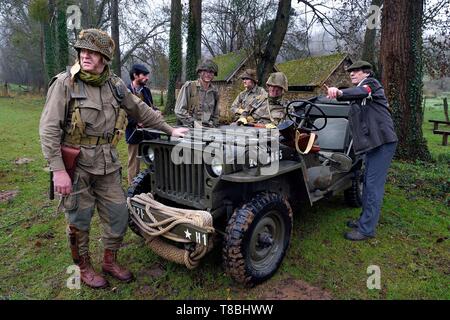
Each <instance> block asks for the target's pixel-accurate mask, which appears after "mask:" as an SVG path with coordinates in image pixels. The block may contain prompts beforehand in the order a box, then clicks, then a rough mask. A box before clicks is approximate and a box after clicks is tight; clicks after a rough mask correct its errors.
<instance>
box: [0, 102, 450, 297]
mask: <svg viewBox="0 0 450 320" xmlns="http://www.w3.org/2000/svg"><path fill="white" fill-rule="evenodd" d="M440 101H442V100H440ZM43 103H44V100H43V99H42V98H30V97H19V98H15V99H13V98H0V146H1V149H0V150H1V152H0V191H6V190H16V191H17V192H18V194H17V196H16V197H15V198H14V199H13V200H11V201H10V202H8V203H0V257H1V261H0V299H258V298H261V297H264V296H265V294H266V293H267V292H268V291H270V290H271V289H272V288H273V287H276V286H277V285H278V284H279V283H281V282H283V281H291V280H292V281H296V280H303V281H306V282H307V283H309V284H310V285H311V286H314V287H317V288H319V289H321V290H323V291H324V292H327V293H329V294H330V295H331V296H332V297H333V298H334V299H450V288H449V281H448V280H449V273H450V254H449V252H450V250H449V249H450V245H449V244H450V239H449V235H450V214H449V204H450V203H449V193H450V190H449V189H450V187H449V185H450V170H449V163H450V147H448V146H447V147H443V146H441V145H440V144H441V140H442V137H441V136H436V135H433V134H432V124H431V123H429V122H428V121H427V120H428V119H431V118H432V119H444V114H443V111H442V107H439V106H435V104H438V103H439V100H437V99H436V100H428V101H427V108H426V111H425V119H426V121H425V122H424V125H423V131H424V135H425V138H426V139H427V141H428V145H429V148H430V151H431V153H432V155H433V158H434V159H435V161H434V162H432V163H421V162H412V163H407V162H399V161H395V162H394V163H393V165H392V168H391V170H390V175H389V181H388V184H387V186H386V196H385V199H384V205H383V210H382V214H381V220H380V224H379V227H378V234H377V237H376V238H375V239H372V240H370V241H367V242H361V243H353V242H349V241H347V240H344V239H343V237H342V235H343V233H344V232H345V231H346V228H345V222H346V221H347V220H348V219H349V218H353V217H356V216H358V214H359V209H350V208H348V207H346V206H345V204H344V202H343V199H342V198H343V197H342V196H336V197H334V198H332V199H330V200H329V201H325V202H322V203H320V204H318V205H317V206H314V207H313V208H304V210H301V212H296V213H295V215H294V231H293V235H292V240H291V246H290V249H289V251H288V253H287V255H286V258H285V260H284V262H283V264H282V266H281V268H280V270H279V271H278V272H277V273H276V275H275V276H274V277H273V278H272V279H270V280H269V281H268V282H266V283H265V284H263V285H260V286H257V287H255V288H252V289H245V288H242V287H241V286H239V285H236V284H234V283H233V282H232V281H231V280H230V279H229V278H228V277H227V276H226V275H225V274H224V271H223V269H222V267H221V261H220V260H221V258H220V252H218V251H217V250H216V251H213V252H212V253H210V254H209V255H208V256H207V257H206V258H205V260H204V261H203V262H202V264H201V266H200V267H199V268H198V269H196V270H193V271H189V270H187V269H186V268H185V267H183V266H179V265H176V264H173V263H170V262H167V261H165V260H163V259H161V258H159V257H157V256H156V255H154V254H153V253H152V252H150V250H148V249H147V248H146V246H145V244H144V242H143V241H142V240H141V239H140V238H138V237H137V236H136V235H134V234H133V233H132V232H131V231H129V232H128V233H127V236H126V238H125V242H124V247H123V249H122V250H121V251H120V255H119V260H120V261H122V262H126V265H127V266H128V267H130V268H131V269H132V270H133V271H134V272H135V274H136V276H137V280H136V281H134V282H133V283H131V284H122V283H119V282H118V281H114V280H112V281H111V284H112V286H111V288H109V289H107V290H100V291H94V290H91V289H88V288H86V287H84V286H82V288H81V290H70V289H68V288H67V287H66V280H67V278H68V277H69V274H67V273H66V270H67V267H69V266H70V265H71V264H72V261H71V257H70V253H69V250H68V245H67V242H66V236H65V220H64V216H63V215H62V214H56V213H55V212H56V201H53V202H52V201H49V200H48V199H47V188H48V173H47V172H46V171H45V167H46V162H45V161H44V159H43V157H42V154H41V149H40V144H39V136H38V122H39V117H40V114H41V111H42V106H43ZM119 149H120V153H121V161H122V163H124V164H126V145H125V143H121V144H120V145H119ZM23 158H27V159H29V162H28V163H25V164H16V161H17V160H23ZM124 177H126V174H124ZM124 187H126V185H125V180H124ZM94 217H95V218H94V222H93V228H92V230H91V252H92V257H93V260H94V263H95V266H96V268H97V270H99V266H100V257H101V253H102V246H101V241H100V233H99V230H98V222H99V221H98V216H97V215H95V216H94ZM370 265H377V266H379V267H380V270H381V290H376V289H375V290H369V289H367V287H366V280H367V278H368V276H369V275H368V274H367V268H368V266H370Z"/></svg>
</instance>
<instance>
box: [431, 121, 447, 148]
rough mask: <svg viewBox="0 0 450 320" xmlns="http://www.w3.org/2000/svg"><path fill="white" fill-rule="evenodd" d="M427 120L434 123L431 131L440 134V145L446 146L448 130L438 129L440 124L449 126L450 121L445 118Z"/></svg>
mask: <svg viewBox="0 0 450 320" xmlns="http://www.w3.org/2000/svg"><path fill="white" fill-rule="evenodd" d="M428 121H429V122H431V123H433V124H434V128H433V133H434V134H442V145H443V146H446V145H448V135H449V134H450V130H442V128H441V130H439V125H440V124H446V125H447V126H450V121H445V120H428Z"/></svg>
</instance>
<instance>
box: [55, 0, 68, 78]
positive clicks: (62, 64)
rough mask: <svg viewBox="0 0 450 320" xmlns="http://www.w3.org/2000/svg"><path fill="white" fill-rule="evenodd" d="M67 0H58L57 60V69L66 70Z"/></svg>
mask: <svg viewBox="0 0 450 320" xmlns="http://www.w3.org/2000/svg"><path fill="white" fill-rule="evenodd" d="M66 9H67V1H66V0H60V1H59V2H58V18H57V19H58V23H57V25H58V28H57V29H58V30H57V31H58V59H57V60H58V62H59V65H58V67H59V71H60V72H61V71H64V70H66V67H67V65H68V64H69V40H68V37H67V22H66Z"/></svg>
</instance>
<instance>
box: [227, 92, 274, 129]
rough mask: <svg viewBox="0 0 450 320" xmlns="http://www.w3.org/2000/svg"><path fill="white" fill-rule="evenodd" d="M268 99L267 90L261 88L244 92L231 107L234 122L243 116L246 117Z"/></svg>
mask: <svg viewBox="0 0 450 320" xmlns="http://www.w3.org/2000/svg"><path fill="white" fill-rule="evenodd" d="M266 98H267V92H266V90H264V88H261V87H259V86H254V87H253V88H252V89H251V90H244V91H242V92H241V93H239V95H238V96H237V97H236V99H234V102H233V104H232V105H231V113H232V114H233V121H236V120H238V119H239V117H241V116H246V115H247V114H248V112H249V111H250V110H251V109H253V108H256V107H258V105H259V104H261V102H262V101H263V100H264V99H266Z"/></svg>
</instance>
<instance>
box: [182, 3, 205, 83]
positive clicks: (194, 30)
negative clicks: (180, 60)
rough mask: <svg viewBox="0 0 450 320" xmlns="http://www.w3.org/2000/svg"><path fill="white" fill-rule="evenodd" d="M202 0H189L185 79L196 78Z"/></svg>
mask: <svg viewBox="0 0 450 320" xmlns="http://www.w3.org/2000/svg"><path fill="white" fill-rule="evenodd" d="M201 23H202V0H189V21H188V35H187V51H186V80H195V79H197V72H196V69H197V61H198V60H199V59H200V58H201V36H202V24H201Z"/></svg>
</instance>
